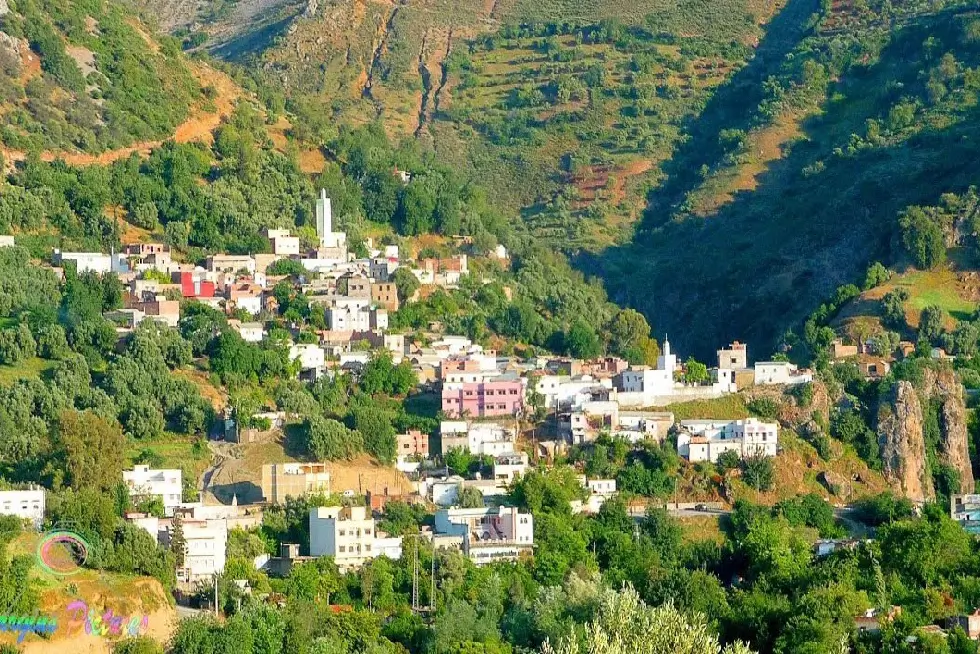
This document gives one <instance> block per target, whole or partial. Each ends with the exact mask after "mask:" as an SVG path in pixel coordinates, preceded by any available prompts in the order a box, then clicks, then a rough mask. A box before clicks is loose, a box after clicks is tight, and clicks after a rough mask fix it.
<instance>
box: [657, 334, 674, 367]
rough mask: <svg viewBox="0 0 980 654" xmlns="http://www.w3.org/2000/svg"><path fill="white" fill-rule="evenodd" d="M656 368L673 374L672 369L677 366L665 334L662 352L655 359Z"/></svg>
mask: <svg viewBox="0 0 980 654" xmlns="http://www.w3.org/2000/svg"><path fill="white" fill-rule="evenodd" d="M657 368H658V369H660V370H666V371H667V372H669V373H670V374H674V369H675V368H677V357H676V356H674V355H673V354H671V353H670V341H668V340H667V335H666V334H664V350H663V353H662V354H661V355H660V357H659V358H658V359H657Z"/></svg>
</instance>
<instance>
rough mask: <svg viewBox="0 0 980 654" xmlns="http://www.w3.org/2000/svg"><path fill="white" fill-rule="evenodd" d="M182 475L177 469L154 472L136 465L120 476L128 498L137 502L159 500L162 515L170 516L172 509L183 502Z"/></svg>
mask: <svg viewBox="0 0 980 654" xmlns="http://www.w3.org/2000/svg"><path fill="white" fill-rule="evenodd" d="M182 474H183V473H182V472H181V471H180V470H179V469H164V470H154V469H152V468H150V466H146V465H138V466H134V467H133V469H132V470H123V473H122V476H123V483H125V484H126V487H127V489H128V490H129V496H130V497H132V498H135V499H137V500H144V499H149V498H154V497H156V498H159V499H160V500H161V501H162V502H163V511H164V515H167V516H171V515H173V512H174V507H176V506H177V505H178V504H180V503H181V501H182V500H183V492H184V487H183V484H182Z"/></svg>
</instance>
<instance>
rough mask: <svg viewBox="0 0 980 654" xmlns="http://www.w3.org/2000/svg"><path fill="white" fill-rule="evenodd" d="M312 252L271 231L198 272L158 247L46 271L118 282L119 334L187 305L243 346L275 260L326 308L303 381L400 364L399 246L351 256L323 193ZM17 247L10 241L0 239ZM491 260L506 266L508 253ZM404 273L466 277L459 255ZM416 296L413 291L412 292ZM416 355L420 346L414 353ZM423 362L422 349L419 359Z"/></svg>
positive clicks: (259, 317)
mask: <svg viewBox="0 0 980 654" xmlns="http://www.w3.org/2000/svg"><path fill="white" fill-rule="evenodd" d="M316 230H317V243H316V247H314V248H311V249H304V247H303V244H302V243H301V240H300V238H299V237H298V236H293V235H291V233H290V231H289V230H287V229H273V228H268V229H265V230H264V231H263V235H264V236H265V238H266V239H267V241H268V244H269V252H265V253H254V254H246V255H239V254H214V255H212V256H209V257H207V259H206V261H205V262H204V265H203V266H201V265H195V264H193V263H184V262H180V261H177V260H175V259H173V258H172V256H171V251H170V248H169V247H168V246H166V245H164V244H162V243H140V244H132V245H127V246H126V247H125V249H124V250H123V251H122V252H110V253H108V254H106V253H102V252H62V251H61V250H58V249H55V250H54V252H53V256H52V265H53V266H54V268H55V271H56V272H61V270H62V269H63V267H64V266H65V265H66V264H67V263H69V262H71V264H72V265H73V266H74V267H75V269H76V270H77V271H78V272H80V273H81V272H89V271H90V272H95V273H97V274H105V273H114V274H116V275H117V276H118V277H119V279H120V280H121V281H122V282H123V285H124V288H125V291H126V292H125V295H124V301H123V307H122V308H120V309H118V310H114V311H110V312H107V313H106V318H108V319H109V320H111V321H112V322H114V323H115V324H116V326H117V329H118V331H119V332H120V333H125V332H127V331H129V330H132V329H134V328H135V327H136V326H137V325H138V324H139V323H140V322H142V321H143V320H148V319H149V320H157V321H159V322H162V323H164V324H166V325H168V326H171V327H175V326H177V324H178V322H179V320H180V316H181V313H180V312H181V301H182V300H188V299H193V300H197V301H199V302H202V303H204V304H208V305H210V306H212V307H214V308H215V309H218V310H222V311H224V312H226V313H227V314H228V315H229V316H230V317H231V318H232V319H231V320H230V321H229V324H230V326H231V327H232V328H233V329H235V330H236V331H237V332H238V333H239V334H240V335H241V337H242V338H243V339H244V340H246V341H249V342H253V343H255V342H260V341H262V340H263V339H264V338H265V336H266V332H265V328H264V323H263V319H264V318H266V317H271V316H273V315H275V314H276V312H277V310H278V308H279V307H278V301H277V299H276V296H275V294H274V293H273V289H274V288H275V286H276V284H278V283H279V282H281V281H282V280H283V279H286V278H287V277H286V276H284V275H273V274H269V273H268V272H267V271H268V270H269V269H270V266H272V265H273V264H274V263H276V262H277V261H280V260H283V259H290V260H293V261H296V262H298V263H299V264H300V265H301V267H302V269H303V270H304V271H305V274H304V275H302V276H301V277H300V279H299V281H298V282H296V283H295V290H296V291H298V292H299V293H302V294H304V295H305V296H306V297H307V299H308V301H309V302H310V304H311V305H313V306H314V307H315V308H316V309H317V310H319V311H322V315H323V318H324V320H323V324H324V326H325V328H324V329H322V330H320V331H319V334H318V335H319V342H318V343H314V344H296V345H294V346H293V347H292V348H291V349H290V356H291V357H292V358H293V359H294V360H297V361H299V364H300V368H301V375H302V376H304V377H305V378H316V377H318V376H319V375H322V374H324V372H326V371H327V369H328V367H329V366H328V363H327V362H328V360H329V361H336V360H338V359H339V360H340V365H341V366H343V365H346V364H351V363H364V362H365V361H366V360H367V357H368V355H367V353H366V352H364V351H363V350H362V349H361V348H359V347H355V344H360V343H361V342H365V341H366V342H368V343H369V344H370V346H371V347H373V348H384V349H387V350H389V351H391V353H392V354H393V356H395V357H396V359H398V360H400V359H401V358H402V357H403V356H404V355H405V354H406V353H407V352H408V351H410V350H411V348H406V343H405V339H404V336H402V335H401V334H391V333H389V328H388V318H389V315H390V313H392V312H394V311H397V310H398V308H399V305H400V299H399V295H398V289H397V287H396V285H395V283H394V281H393V274H394V272H395V270H397V269H398V268H399V267H400V266H401V265H402V261H401V259H400V257H399V249H398V247H397V246H395V245H388V246H381V247H377V248H375V247H374V245H373V243H372V242H371V241H370V240H368V241H367V242H366V246H367V249H368V256H366V257H363V258H356V257H354V256H353V254H352V253H351V252H350V250H349V248H348V242H347V235H346V234H345V233H344V232H342V231H334V227H333V216H332V210H331V202H330V198H328V197H327V196H326V193H325V192H324V191H321V193H320V197H319V198H318V199H317V201H316ZM3 238H4V241H3V243H6V244H7V245H13V244H14V239H13V237H6V236H5V237H3ZM492 256H494V257H495V258H498V259H501V260H506V259H507V252H506V249H504V248H502V247H498V248H497V249H496V250H495V251H494V252H493V253H492ZM407 269H408V270H410V271H411V272H412V274H413V275H415V277H416V278H417V279H418V280H419V282H420V283H421V284H422V285H423V286H424V287H432V286H441V287H444V288H455V287H457V286H458V284H459V282H460V279H461V278H462V277H463V276H465V275H467V274H469V264H468V259H467V256H466V255H465V254H458V255H453V256H450V257H445V258H431V257H428V258H423V259H421V260H419V261H417V262H414V264H413V265H409V266H408V268H407ZM418 292H419V291H416V293H418ZM416 349H418V348H416ZM416 354H419V355H424V354H425V353H424V352H416Z"/></svg>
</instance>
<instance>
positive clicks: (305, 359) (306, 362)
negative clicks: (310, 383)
mask: <svg viewBox="0 0 980 654" xmlns="http://www.w3.org/2000/svg"><path fill="white" fill-rule="evenodd" d="M289 360H290V361H299V367H300V370H316V371H320V370H323V367H324V366H325V365H326V362H327V359H326V354H325V353H324V351H323V348H322V347H320V346H319V345H317V344H316V343H297V344H293V345H290V346H289Z"/></svg>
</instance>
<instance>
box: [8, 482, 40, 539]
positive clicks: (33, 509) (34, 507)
mask: <svg viewBox="0 0 980 654" xmlns="http://www.w3.org/2000/svg"><path fill="white" fill-rule="evenodd" d="M44 492H45V491H44V489H43V488H30V489H28V490H9V491H0V515H12V516H17V517H18V518H23V519H24V520H30V521H31V523H32V524H33V525H34V528H35V529H40V528H41V525H42V524H44Z"/></svg>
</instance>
